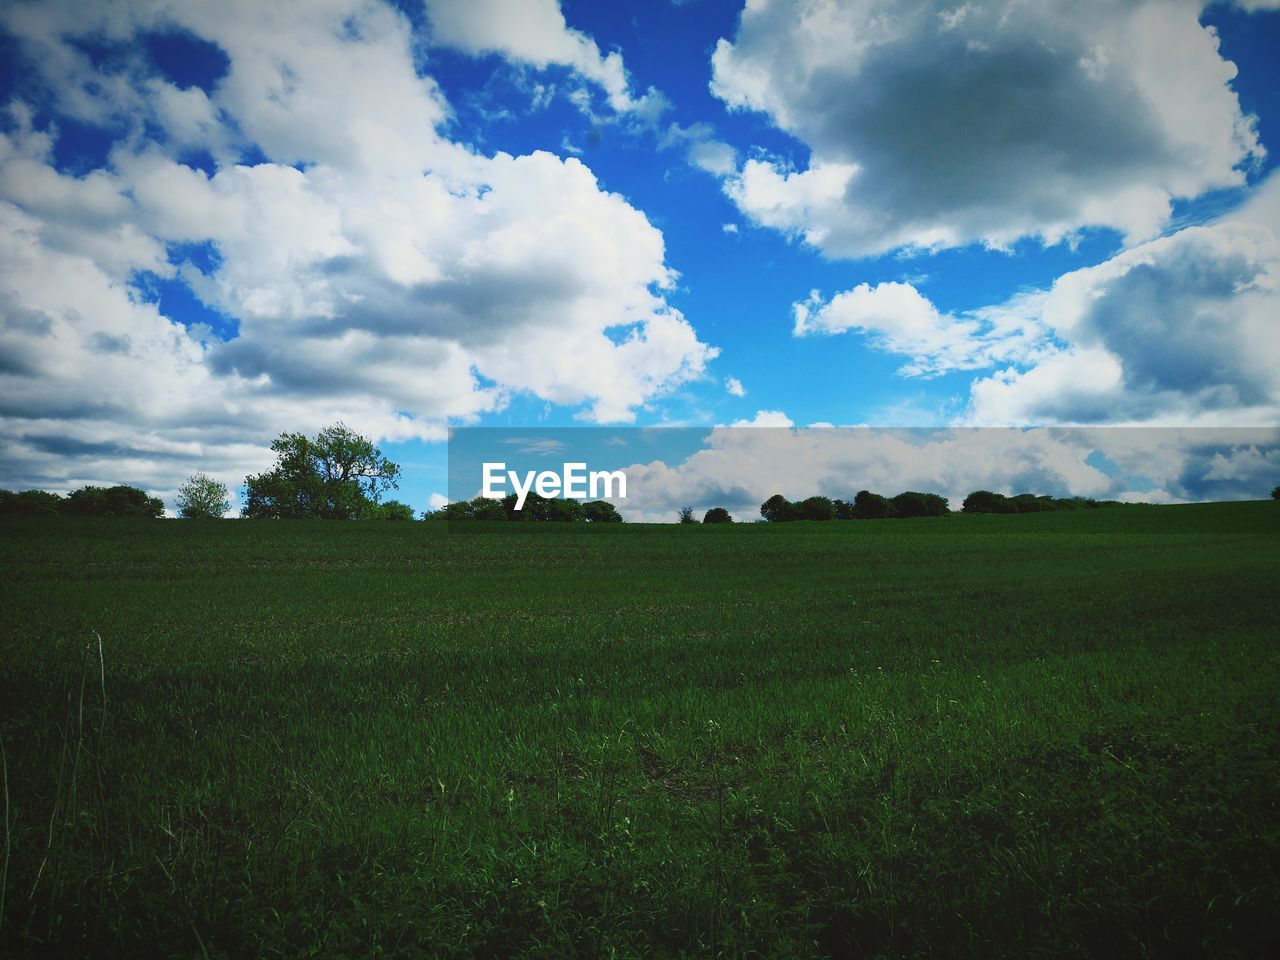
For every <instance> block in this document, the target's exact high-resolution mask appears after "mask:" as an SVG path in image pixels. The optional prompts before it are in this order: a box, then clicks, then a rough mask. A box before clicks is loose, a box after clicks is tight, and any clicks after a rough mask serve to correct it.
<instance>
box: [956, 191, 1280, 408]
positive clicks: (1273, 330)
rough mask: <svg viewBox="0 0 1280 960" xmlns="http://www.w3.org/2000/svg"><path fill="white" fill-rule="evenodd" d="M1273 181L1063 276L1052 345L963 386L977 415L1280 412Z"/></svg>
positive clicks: (1279, 255) (1277, 227)
mask: <svg viewBox="0 0 1280 960" xmlns="http://www.w3.org/2000/svg"><path fill="white" fill-rule="evenodd" d="M1277 317H1280V180H1277V179H1276V178H1274V177H1273V178H1272V179H1271V180H1270V181H1268V182H1267V183H1266V184H1265V185H1264V186H1263V187H1262V188H1260V189H1259V190H1258V192H1257V193H1256V195H1255V196H1254V198H1253V199H1252V200H1251V201H1250V202H1249V203H1248V204H1246V205H1245V207H1244V208H1242V209H1241V210H1240V211H1238V212H1236V213H1234V214H1232V215H1230V216H1229V217H1227V218H1225V219H1222V220H1220V221H1218V222H1215V223H1209V224H1205V225H1201V226H1193V227H1188V228H1186V229H1183V230H1180V231H1177V232H1176V233H1173V234H1172V235H1170V236H1167V237H1161V238H1159V239H1156V240H1152V241H1149V242H1147V243H1144V244H1140V245H1138V246H1135V247H1133V248H1131V249H1129V250H1125V251H1122V252H1121V253H1119V254H1117V255H1116V256H1115V257H1113V258H1111V259H1110V260H1107V261H1105V262H1103V263H1101V264H1098V265H1097V266H1093V267H1088V268H1085V269H1081V270H1076V271H1073V272H1071V273H1068V274H1066V275H1064V276H1062V277H1060V278H1058V280H1057V281H1056V282H1055V283H1054V285H1053V287H1052V288H1051V289H1050V290H1049V291H1048V292H1047V294H1046V295H1045V296H1044V297H1043V298H1042V299H1041V300H1040V301H1039V309H1038V313H1037V316H1036V318H1035V322H1037V323H1039V324H1041V325H1043V327H1044V328H1045V329H1046V330H1048V331H1050V332H1051V333H1052V335H1053V337H1054V339H1055V340H1056V341H1057V342H1058V343H1060V344H1061V346H1060V347H1058V348H1056V349H1054V350H1052V351H1050V352H1049V353H1048V354H1047V355H1046V356H1044V357H1043V358H1042V359H1040V361H1039V362H1037V363H1034V364H1033V365H1031V366H1029V367H1027V368H1023V369H1020V368H1018V367H1013V366H1011V367H1008V368H1005V369H1003V370H1000V371H997V372H996V373H995V374H993V375H991V376H988V377H985V378H982V379H979V380H978V381H976V382H975V383H974V384H973V387H972V391H971V392H972V396H971V404H970V413H969V417H970V419H971V421H972V422H978V423H1037V422H1038V423H1046V422H1066V423H1147V424H1152V423H1165V424H1203V425H1208V424H1222V425H1227V424H1258V425H1270V424H1274V423H1276V422H1280V331H1278V330H1277Z"/></svg>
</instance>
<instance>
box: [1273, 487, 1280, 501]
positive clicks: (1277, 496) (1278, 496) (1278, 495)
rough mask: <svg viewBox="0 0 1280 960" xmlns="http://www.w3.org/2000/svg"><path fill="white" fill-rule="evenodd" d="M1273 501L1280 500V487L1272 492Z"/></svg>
mask: <svg viewBox="0 0 1280 960" xmlns="http://www.w3.org/2000/svg"><path fill="white" fill-rule="evenodd" d="M1271 499H1272V500H1280V487H1276V488H1275V489H1274V490H1272V491H1271Z"/></svg>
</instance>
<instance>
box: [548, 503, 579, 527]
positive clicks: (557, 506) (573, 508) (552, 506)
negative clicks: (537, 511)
mask: <svg viewBox="0 0 1280 960" xmlns="http://www.w3.org/2000/svg"><path fill="white" fill-rule="evenodd" d="M546 519H548V520H551V521H554V522H557V523H579V522H581V521H584V520H586V519H587V512H586V511H585V510H583V509H582V504H581V503H580V502H578V501H577V500H575V499H573V497H551V498H549V499H548V500H547V515H546Z"/></svg>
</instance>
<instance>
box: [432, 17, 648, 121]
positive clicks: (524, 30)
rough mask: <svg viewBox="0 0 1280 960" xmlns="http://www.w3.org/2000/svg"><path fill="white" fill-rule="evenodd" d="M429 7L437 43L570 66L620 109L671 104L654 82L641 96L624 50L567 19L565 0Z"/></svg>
mask: <svg viewBox="0 0 1280 960" xmlns="http://www.w3.org/2000/svg"><path fill="white" fill-rule="evenodd" d="M426 8H427V15H428V16H429V17H430V20H431V26H432V40H433V42H435V43H437V44H441V45H446V46H450V47H455V48H457V49H459V50H463V51H466V52H467V53H472V54H486V53H498V54H501V55H503V56H505V57H507V58H509V59H512V60H514V61H517V62H520V63H524V64H528V65H530V66H533V67H536V68H540V69H541V68H545V67H548V66H551V65H553V64H554V65H556V66H562V67H568V68H569V69H571V70H573V71H574V72H575V73H577V74H578V75H579V76H581V77H582V78H584V79H586V80H588V81H590V82H591V83H593V84H595V85H597V86H599V87H600V88H601V90H603V91H604V93H605V96H606V98H607V100H608V103H609V106H610V108H611V109H613V110H615V111H617V112H618V113H631V114H636V115H638V116H641V117H643V118H645V119H648V120H650V121H652V120H656V119H657V118H658V117H659V116H660V115H661V114H662V112H663V111H664V110H665V109H666V108H667V106H668V104H667V101H666V99H665V98H664V97H663V96H662V94H661V93H659V92H658V91H657V90H655V89H654V88H653V87H650V88H649V89H648V90H647V91H646V92H645V93H644V94H643V95H641V96H636V95H635V94H634V93H633V92H632V89H631V79H630V77H629V76H628V75H627V70H626V67H625V65H624V64H623V61H622V54H620V53H619V52H618V51H616V50H612V51H610V52H609V53H608V54H601V52H600V48H599V47H598V46H597V45H596V42H595V41H594V40H592V39H591V38H590V37H589V36H587V35H586V34H585V33H583V32H582V31H580V30H574V29H573V28H572V27H570V26H569V25H568V24H567V23H566V22H565V19H564V13H563V12H562V11H561V9H560V0H467V2H465V3H459V2H458V0H426Z"/></svg>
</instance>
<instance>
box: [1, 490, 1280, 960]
mask: <svg viewBox="0 0 1280 960" xmlns="http://www.w3.org/2000/svg"><path fill="white" fill-rule="evenodd" d="M1278 534H1280V504H1273V503H1243V504H1214V505H1202V506H1187V507H1151V508H1124V509H1109V510H1096V511H1081V512H1073V513H1054V514H1035V515H1026V516H1014V517H968V516H957V517H951V518H947V519H941V520H920V521H889V522H866V523H829V524H788V525H780V526H764V525H737V526H721V527H676V526H660V527H658V526H649V527H646V526H626V525H623V526H618V527H609V526H603V527H595V528H583V527H579V526H568V525H537V524H535V525H527V524H497V525H484V526H477V527H475V528H473V529H471V530H463V529H462V528H460V527H458V526H455V527H454V528H453V530H452V531H449V530H446V529H445V526H444V525H442V524H439V525H438V524H424V523H413V524H395V523H365V524H359V523H351V524H343V523H337V522H334V523H270V522H257V523H254V522H229V521H228V522H220V523H205V524H202V523H195V522H150V523H148V522H128V521H115V522H112V521H100V522H92V521H80V522H67V521H52V522H47V521H46V522H36V521H30V522H16V521H15V522H9V523H6V524H4V525H3V526H2V527H0V609H2V611H3V612H2V613H0V663H3V672H2V676H0V738H2V739H0V742H2V743H3V746H4V757H3V759H4V787H5V823H6V833H5V848H4V867H3V870H4V882H3V889H4V903H3V920H2V923H3V926H2V927H0V953H4V954H5V955H9V956H12V955H19V954H30V955H38V956H58V955H76V956H82V955H104V954H107V955H111V954H128V955H134V956H137V955H147V956H160V955H172V956H200V955H208V956H232V957H242V956H264V957H273V956H290V957H292V956H324V957H342V956H350V957H356V956H360V957H364V956H423V957H463V956H494V957H498V956H515V955H519V956H530V957H611V956H616V957H641V956H659V957H662V956H670V957H677V956H726V957H791V956H796V957H819V956H972V957H1019V958H1022V957H1038V956H1044V957H1062V956H1100V955H1106V956H1132V957H1143V956H1187V957H1203V956H1213V957H1263V956H1269V955H1272V953H1271V952H1272V951H1274V950H1275V949H1276V948H1277V946H1280V927H1277V923H1276V921H1275V919H1274V918H1275V917H1276V916H1280V807H1278V805H1277V804H1278V801H1280V787H1278V786H1277V785H1278V784H1280V710H1278V709H1277V698H1278V696H1280V647H1278V646H1277V637H1278V636H1280V630H1278V629H1277V627H1278V626H1280V617H1278V616H1277V608H1276V601H1277V594H1278V592H1280V591H1278V590H1277V587H1280V564H1278V563H1277V561H1280V539H1278ZM98 636H100V637H101V641H102V643H101V656H100V655H99V645H98V639H97V637H98Z"/></svg>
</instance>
